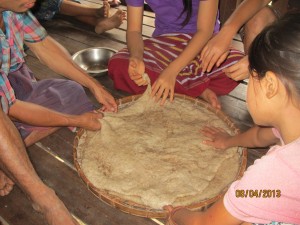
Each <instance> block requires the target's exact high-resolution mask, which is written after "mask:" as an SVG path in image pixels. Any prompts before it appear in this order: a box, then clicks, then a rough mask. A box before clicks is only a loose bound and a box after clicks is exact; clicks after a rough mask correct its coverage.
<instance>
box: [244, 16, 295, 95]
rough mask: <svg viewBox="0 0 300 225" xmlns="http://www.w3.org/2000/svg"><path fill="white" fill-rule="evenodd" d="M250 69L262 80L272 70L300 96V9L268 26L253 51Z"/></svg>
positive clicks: (250, 57) (288, 91) (250, 54)
mask: <svg viewBox="0 0 300 225" xmlns="http://www.w3.org/2000/svg"><path fill="white" fill-rule="evenodd" d="M249 70H250V73H251V75H252V76H253V72H256V73H257V78H258V79H261V78H263V77H264V76H265V74H266V72H267V71H272V72H273V73H275V74H276V75H277V77H278V78H279V79H280V80H281V81H282V83H283V84H284V86H285V88H286V90H287V93H288V95H289V96H291V94H292V91H293V90H296V91H297V94H298V95H299V96H300V11H297V12H292V13H288V14H286V15H285V16H283V17H282V18H281V19H279V20H278V21H276V22H275V23H273V24H272V25H270V26H268V27H266V28H265V29H264V30H263V31H262V32H261V33H260V34H259V35H258V36H257V37H256V38H255V40H254V41H253V43H252V45H251V47H250V50H249Z"/></svg>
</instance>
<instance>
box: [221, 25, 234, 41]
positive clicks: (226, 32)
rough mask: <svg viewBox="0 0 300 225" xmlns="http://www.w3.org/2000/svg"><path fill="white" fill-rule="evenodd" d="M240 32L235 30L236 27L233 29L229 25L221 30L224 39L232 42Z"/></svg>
mask: <svg viewBox="0 0 300 225" xmlns="http://www.w3.org/2000/svg"><path fill="white" fill-rule="evenodd" d="M237 32H238V30H237V29H235V28H234V27H232V26H231V25H229V24H224V25H223V27H222V29H221V30H220V32H219V33H220V34H222V35H221V36H222V37H223V38H226V39H227V38H228V39H230V40H232V39H233V38H234V36H235V35H236V34H237Z"/></svg>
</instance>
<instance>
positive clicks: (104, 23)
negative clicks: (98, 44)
mask: <svg viewBox="0 0 300 225" xmlns="http://www.w3.org/2000/svg"><path fill="white" fill-rule="evenodd" d="M125 18H126V13H125V12H124V11H123V10H120V9H118V11H117V12H116V13H115V14H114V15H112V16H111V17H109V18H105V19H99V22H98V24H97V25H96V27H95V32H96V33H97V34H101V33H103V32H105V31H107V30H111V29H113V28H116V27H119V26H120V25H121V24H122V22H123V20H124V19H125Z"/></svg>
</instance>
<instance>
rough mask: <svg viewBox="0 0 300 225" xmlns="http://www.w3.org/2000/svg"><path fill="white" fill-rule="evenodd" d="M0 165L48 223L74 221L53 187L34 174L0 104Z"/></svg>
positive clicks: (70, 224)
mask: <svg viewBox="0 0 300 225" xmlns="http://www.w3.org/2000/svg"><path fill="white" fill-rule="evenodd" d="M0 140H1V143H0V168H1V170H2V171H3V172H4V173H5V174H6V175H7V177H9V178H10V179H11V180H13V181H14V182H15V183H16V184H17V185H18V186H19V187H20V188H21V189H22V190H23V192H24V193H25V194H26V195H27V196H28V197H29V198H30V199H31V201H32V202H33V207H34V208H35V209H36V210H38V211H39V212H41V213H42V214H43V215H44V217H45V219H46V220H47V222H48V224H49V225H78V223H77V222H76V221H74V219H73V218H72V216H71V215H70V213H69V212H68V210H67V208H66V207H65V206H64V204H63V203H62V202H61V201H60V200H59V199H58V197H57V196H56V195H55V193H54V191H53V190H51V189H50V188H48V187H47V186H46V185H45V184H44V183H43V182H42V181H41V179H40V178H39V177H38V175H37V174H36V172H35V170H34V168H33V166H32V164H31V163H30V160H29V158H28V156H27V154H26V149H25V147H24V143H23V142H22V139H21V137H20V135H19V133H18V131H17V129H16V128H15V126H14V125H13V123H12V122H11V121H10V119H9V118H8V116H7V115H5V114H4V113H3V111H2V109H1V107H0Z"/></svg>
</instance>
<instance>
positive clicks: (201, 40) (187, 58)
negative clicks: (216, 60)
mask: <svg viewBox="0 0 300 225" xmlns="http://www.w3.org/2000/svg"><path fill="white" fill-rule="evenodd" d="M212 34H213V30H212V29H211V30H209V31H204V30H198V31H197V32H196V33H195V34H194V36H193V37H192V39H191V41H190V42H189V43H188V45H187V46H186V48H185V49H184V50H183V51H182V53H181V54H180V55H179V56H178V57H177V58H176V59H175V60H174V61H173V62H171V63H170V65H169V67H172V68H173V70H174V73H176V74H178V73H179V72H180V71H181V70H182V69H183V68H184V67H185V66H187V65H188V64H189V63H190V62H191V61H192V60H193V59H194V58H195V57H196V56H197V55H198V54H199V53H200V52H201V50H202V48H203V46H204V45H205V44H206V43H207V41H208V40H209V39H210V38H211V36H212Z"/></svg>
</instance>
